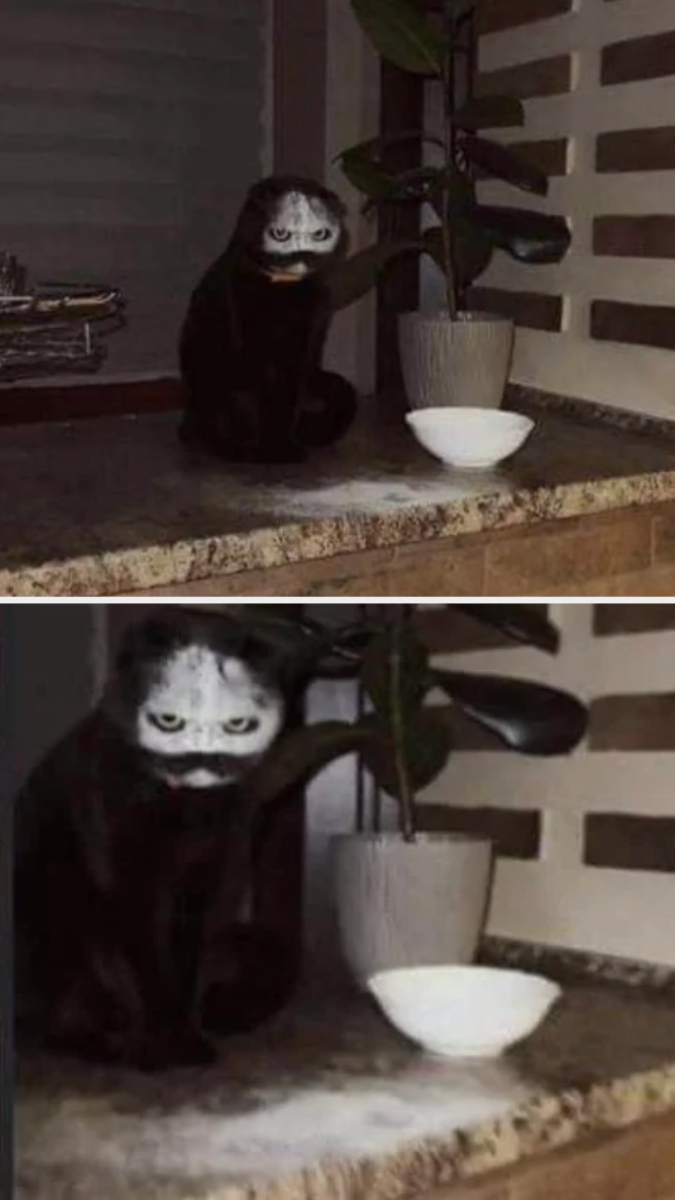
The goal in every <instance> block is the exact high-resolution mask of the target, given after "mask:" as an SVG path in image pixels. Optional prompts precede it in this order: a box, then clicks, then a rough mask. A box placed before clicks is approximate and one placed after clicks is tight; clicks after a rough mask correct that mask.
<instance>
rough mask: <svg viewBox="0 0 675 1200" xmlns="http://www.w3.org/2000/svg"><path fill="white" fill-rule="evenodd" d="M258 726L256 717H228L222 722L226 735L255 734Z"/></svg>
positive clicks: (258, 722)
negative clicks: (227, 719)
mask: <svg viewBox="0 0 675 1200" xmlns="http://www.w3.org/2000/svg"><path fill="white" fill-rule="evenodd" d="M259 725H260V721H259V720H258V718H257V717H230V719H229V721H224V722H223V729H224V730H225V732H226V733H255V731H256V729H257V728H258V726H259Z"/></svg>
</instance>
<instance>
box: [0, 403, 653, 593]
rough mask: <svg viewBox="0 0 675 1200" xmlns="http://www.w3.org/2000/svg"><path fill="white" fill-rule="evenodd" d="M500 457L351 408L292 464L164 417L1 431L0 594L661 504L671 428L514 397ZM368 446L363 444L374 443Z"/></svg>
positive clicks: (233, 566)
mask: <svg viewBox="0 0 675 1200" xmlns="http://www.w3.org/2000/svg"><path fill="white" fill-rule="evenodd" d="M512 402H513V403H514V404H517V405H518V406H526V407H528V410H529V411H535V412H536V414H537V416H538V423H537V427H536V429H535V431H534V433H533V434H532V437H531V438H530V440H529V441H528V443H526V445H525V447H523V449H522V450H521V451H520V452H519V453H518V454H516V455H515V456H514V458H513V459H512V460H511V462H510V463H508V464H507V465H505V466H504V467H503V468H501V469H498V470H495V471H493V472H471V473H469V472H463V473H462V472H453V471H449V470H446V469H445V468H444V467H443V466H442V465H440V464H438V463H436V462H435V460H433V459H432V458H430V457H429V456H428V455H426V454H424V452H423V451H421V450H420V449H419V448H418V447H417V446H416V445H415V443H414V442H413V440H412V439H411V437H410V435H409V434H408V433H407V430H406V429H405V428H403V427H399V426H398V425H392V424H389V425H386V426H384V425H382V424H381V422H378V420H376V419H375V418H374V417H372V415H369V414H368V413H367V411H366V412H364V415H363V419H362V420H361V422H360V423H359V424H358V425H357V427H356V428H355V430H354V431H353V434H351V435H350V436H349V437H348V438H347V439H346V440H345V442H344V443H342V444H341V445H340V446H339V447H337V448H335V449H334V450H332V451H326V452H323V453H321V454H317V455H316V457H315V458H313V459H311V460H310V461H309V462H308V463H306V464H303V465H302V466H301V467H300V468H289V467H278V468H270V469H268V470H265V472H264V474H261V472H260V470H259V469H258V470H257V471H256V469H254V468H250V467H234V468H227V469H224V468H223V467H222V466H220V465H219V464H214V463H213V462H211V461H203V460H202V461H201V462H194V461H191V460H188V459H187V458H186V457H185V455H184V453H183V452H182V451H181V449H180V447H179V446H178V445H177V443H176V438H175V418H174V417H173V416H166V415H161V416H156V415H153V416H144V417H139V418H99V419H97V420H92V421H80V422H75V423H73V424H70V425H60V426H53V425H52V426H42V427H23V428H15V429H9V430H8V429H5V430H2V431H0V481H1V482H0V546H2V547H3V549H2V550H1V551H0V595H10V596H18V595H27V596H31V595H33V596H38V595H71V596H77V595H93V596H95V595H115V594H124V593H129V592H140V591H144V590H146V589H151V588H160V587H163V586H171V585H180V584H182V583H191V582H194V581H198V580H205V579H208V578H213V577H216V576H219V575H231V574H235V573H238V572H245V571H248V570H253V569H260V568H263V569H265V568H269V567H274V566H281V565H285V564H294V563H300V562H307V561H311V560H316V559H321V558H329V557H331V556H333V555H337V554H344V553H350V552H358V551H362V550H370V549H378V548H385V549H386V548H388V547H396V546H399V545H404V544H406V543H413V542H425V541H431V540H434V539H439V538H451V537H454V536H459V535H463V534H475V533H484V532H490V531H495V532H497V531H499V530H501V529H508V528H517V527H527V526H530V527H535V526H536V525H537V524H538V523H539V522H542V521H546V520H549V521H550V520H556V519H560V520H563V519H566V518H570V517H580V516H584V515H591V514H597V513H602V512H609V511H612V510H616V509H622V508H625V507H627V506H644V505H653V504H658V503H661V502H666V501H670V500H674V499H675V424H674V425H673V426H672V431H670V432H669V429H668V428H667V426H668V422H664V421H663V420H658V421H657V420H655V421H653V422H650V420H649V419H646V418H644V417H642V416H641V417H640V419H639V422H638V421H637V420H636V421H635V422H633V424H631V423H630V422H627V421H626V420H625V419H623V418H621V416H620V414H619V415H618V416H617V418H616V420H614V418H613V417H612V414H611V410H604V411H603V412H600V411H599V406H590V405H587V406H586V407H585V408H580V407H579V406H580V405H583V404H584V402H577V404H576V407H575V405H574V402H572V401H570V400H569V399H566V398H562V397H560V398H557V401H556V398H555V397H546V396H542V395H540V394H536V393H526V392H524V391H523V390H522V389H520V390H519V391H518V393H517V394H515V393H514V397H513V401H512ZM374 447H376V449H374Z"/></svg>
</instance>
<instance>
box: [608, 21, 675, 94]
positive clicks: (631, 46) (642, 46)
mask: <svg viewBox="0 0 675 1200" xmlns="http://www.w3.org/2000/svg"><path fill="white" fill-rule="evenodd" d="M664 75H675V32H672V33H671V32H667V33H656V34H651V35H649V36H648V37H639V38H627V39H626V40H625V41H622V42H612V43H610V45H608V46H603V48H602V53H601V57H600V82H601V83H602V84H603V85H609V84H616V83H632V82H634V81H636V80H639V79H658V78H660V77H662V76H664Z"/></svg>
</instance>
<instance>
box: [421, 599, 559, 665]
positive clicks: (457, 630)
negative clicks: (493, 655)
mask: <svg viewBox="0 0 675 1200" xmlns="http://www.w3.org/2000/svg"><path fill="white" fill-rule="evenodd" d="M526 607H527V608H528V609H532V610H533V611H534V612H538V613H540V614H541V615H542V616H545V615H546V613H547V611H548V605H547V604H528V605H527V606H526ZM413 620H414V624H415V629H416V631H417V633H418V634H419V636H420V637H421V638H422V640H423V641H424V643H425V645H426V646H427V647H428V648H429V650H431V651H432V653H434V654H453V653H464V652H465V651H467V650H493V649H506V648H508V647H509V646H517V645H519V643H518V642H514V641H513V640H512V639H511V638H509V637H507V636H506V635H505V634H503V633H500V632H499V630H497V629H493V628H491V627H490V626H489V625H482V624H481V623H480V622H479V621H476V620H474V619H473V618H472V617H469V616H466V615H465V614H464V613H461V612H459V611H458V610H457V609H455V608H454V606H453V605H452V604H450V605H448V606H447V607H445V608H438V609H435V608H430V609H422V610H421V611H420V612H416V613H415V615H414V618H413Z"/></svg>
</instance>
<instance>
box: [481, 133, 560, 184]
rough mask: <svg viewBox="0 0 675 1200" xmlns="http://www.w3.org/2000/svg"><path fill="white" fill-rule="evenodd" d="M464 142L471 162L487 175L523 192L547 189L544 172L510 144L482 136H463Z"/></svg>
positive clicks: (546, 179)
mask: <svg viewBox="0 0 675 1200" xmlns="http://www.w3.org/2000/svg"><path fill="white" fill-rule="evenodd" d="M461 145H462V152H463V153H464V154H465V155H466V157H467V159H468V160H469V162H470V163H471V165H472V166H474V167H478V168H479V169H480V170H481V171H484V172H485V174H486V175H489V176H493V177H495V178H497V179H504V180H505V181H506V183H511V184H513V186H514V187H517V188H520V189H521V190H522V191H524V192H536V193H537V194H538V195H540V196H545V195H546V193H547V192H548V178H547V176H546V175H545V174H544V172H543V171H540V170H539V168H538V167H534V166H532V164H531V163H528V162H526V161H525V159H523V158H521V157H520V155H518V154H514V152H513V150H509V148H508V146H502V145H501V144H500V143H499V142H492V141H489V140H488V139H487V138H479V137H464V138H462V143H461Z"/></svg>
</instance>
